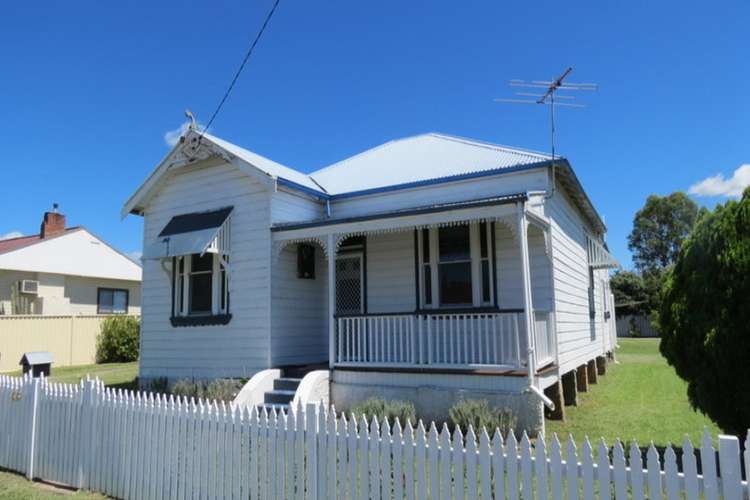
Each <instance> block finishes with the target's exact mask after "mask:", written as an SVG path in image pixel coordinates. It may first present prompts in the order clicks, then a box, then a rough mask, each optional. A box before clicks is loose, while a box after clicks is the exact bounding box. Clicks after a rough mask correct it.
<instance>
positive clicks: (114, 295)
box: [96, 288, 129, 314]
mask: <svg viewBox="0 0 750 500" xmlns="http://www.w3.org/2000/svg"><path fill="white" fill-rule="evenodd" d="M128 299H129V292H128V291H127V290H119V289H115V288H98V289H97V297H96V313H97V314H127V312H128Z"/></svg>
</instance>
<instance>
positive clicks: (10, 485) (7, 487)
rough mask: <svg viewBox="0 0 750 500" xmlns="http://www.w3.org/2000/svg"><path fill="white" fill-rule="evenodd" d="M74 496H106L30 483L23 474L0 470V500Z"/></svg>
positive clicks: (83, 499) (87, 499)
mask: <svg viewBox="0 0 750 500" xmlns="http://www.w3.org/2000/svg"><path fill="white" fill-rule="evenodd" d="M51 498H54V499H63V498H75V499H76V500H99V499H103V498H106V497H104V496H101V495H97V494H94V493H91V492H87V491H78V492H75V493H74V492H72V491H70V490H63V489H60V488H54V487H52V486H50V485H47V484H44V483H32V482H30V481H28V480H27V479H26V478H25V477H24V476H22V475H20V474H15V473H12V472H5V471H0V500H21V499H23V500H48V499H51Z"/></svg>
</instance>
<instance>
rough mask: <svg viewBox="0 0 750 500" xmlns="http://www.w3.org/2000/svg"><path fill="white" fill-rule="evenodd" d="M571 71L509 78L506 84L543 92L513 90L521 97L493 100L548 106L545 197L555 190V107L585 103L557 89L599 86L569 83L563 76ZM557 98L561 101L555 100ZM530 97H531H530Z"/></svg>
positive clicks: (594, 89)
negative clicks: (549, 156) (549, 170)
mask: <svg viewBox="0 0 750 500" xmlns="http://www.w3.org/2000/svg"><path fill="white" fill-rule="evenodd" d="M571 71H573V68H572V67H568V69H566V70H565V71H563V73H562V74H561V75H560V76H558V77H557V78H556V79H554V80H552V81H541V80H531V81H526V80H510V81H509V82H508V85H510V86H511V87H515V88H519V89H526V88H528V89H538V90H537V92H541V91H542V89H543V90H544V93H542V94H538V93H533V92H530V91H522V92H515V95H517V96H520V97H522V98H521V99H519V98H512V99H503V98H501V99H495V102H502V103H512V104H543V105H547V106H549V123H550V149H551V152H552V189H550V191H549V193H548V194H547V198H549V197H551V196H552V195H553V194H554V192H555V107H556V106H561V107H567V108H585V107H586V105H585V104H578V103H576V102H570V101H573V100H574V99H575V96H572V95H568V94H560V95H556V94H557V91H558V90H563V91H566V90H570V91H573V90H588V91H596V90H598V89H599V86H598V85H597V84H596V83H570V82H565V78H567V76H568V75H569V74H570V73H571ZM555 97H557V99H560V100H562V101H563V102H556V101H555ZM530 98H531V99H530Z"/></svg>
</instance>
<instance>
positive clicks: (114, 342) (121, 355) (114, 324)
mask: <svg viewBox="0 0 750 500" xmlns="http://www.w3.org/2000/svg"><path fill="white" fill-rule="evenodd" d="M140 332H141V323H140V320H139V319H138V318H136V317H133V316H110V317H109V318H107V319H105V320H104V321H103V322H102V331H101V333H99V336H98V337H97V339H96V362H97V363H127V362H129V361H136V360H137V359H138V347H139V342H140V340H139V339H140Z"/></svg>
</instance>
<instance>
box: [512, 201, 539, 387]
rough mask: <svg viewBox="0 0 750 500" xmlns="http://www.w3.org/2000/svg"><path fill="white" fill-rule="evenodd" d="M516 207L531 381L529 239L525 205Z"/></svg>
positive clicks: (531, 328)
mask: <svg viewBox="0 0 750 500" xmlns="http://www.w3.org/2000/svg"><path fill="white" fill-rule="evenodd" d="M516 207H517V208H518V241H519V249H520V251H521V274H522V276H523V310H524V317H525V320H526V321H525V323H526V345H527V346H528V362H527V363H528V371H529V380H530V381H532V384H533V378H534V374H535V373H536V366H535V364H536V363H535V360H534V347H535V346H534V310H533V307H534V305H533V301H532V297H531V269H530V267H529V240H528V221H527V220H526V207H525V204H524V203H523V202H521V203H518V204H517V205H516Z"/></svg>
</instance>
